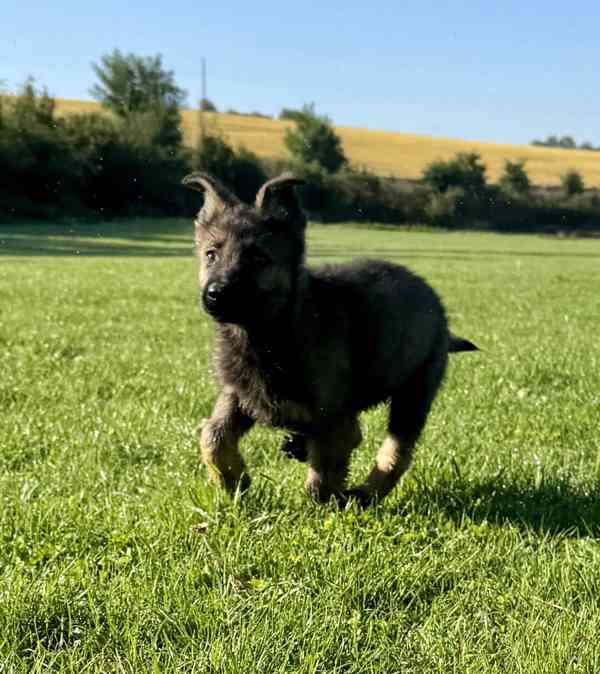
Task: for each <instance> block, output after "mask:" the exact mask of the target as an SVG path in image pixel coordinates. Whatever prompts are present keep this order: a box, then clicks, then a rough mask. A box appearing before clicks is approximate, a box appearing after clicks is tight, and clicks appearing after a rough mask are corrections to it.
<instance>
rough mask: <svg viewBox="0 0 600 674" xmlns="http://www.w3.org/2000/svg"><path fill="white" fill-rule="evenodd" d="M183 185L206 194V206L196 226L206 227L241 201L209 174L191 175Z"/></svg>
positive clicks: (204, 205) (182, 182) (183, 181)
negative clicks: (217, 216)
mask: <svg viewBox="0 0 600 674" xmlns="http://www.w3.org/2000/svg"><path fill="white" fill-rule="evenodd" d="M181 184H182V185H185V187H189V188H190V189H191V190H197V191H198V192H203V193H204V204H203V206H202V208H201V209H200V212H199V213H198V217H197V218H196V224H197V225H200V226H205V225H208V224H209V223H210V221H211V220H212V219H213V218H214V217H215V216H216V215H218V214H219V213H222V212H223V211H224V210H225V209H226V208H230V207H232V206H236V205H237V204H239V203H240V200H239V199H238V198H237V197H236V196H235V195H234V194H233V193H232V192H230V191H229V190H228V189H227V188H226V187H225V186H224V185H222V184H221V183H220V182H219V181H218V180H217V179H216V178H213V177H212V176H209V175H208V174H207V173H190V174H189V175H187V176H186V177H185V178H184V179H183V180H182V181H181Z"/></svg>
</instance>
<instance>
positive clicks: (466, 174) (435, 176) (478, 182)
mask: <svg viewBox="0 0 600 674" xmlns="http://www.w3.org/2000/svg"><path fill="white" fill-rule="evenodd" d="M485 172H486V168H485V164H482V163H481V157H480V156H479V155H478V154H477V153H475V152H471V153H465V152H459V153H458V154H457V155H456V157H455V158H454V159H450V160H448V161H435V162H432V163H431V164H429V165H428V166H427V167H426V168H425V170H424V171H423V182H425V183H426V184H427V185H429V186H430V187H431V188H432V189H433V190H435V191H436V192H446V191H447V190H449V189H450V188H451V187H460V188H462V189H463V190H464V191H465V194H467V195H469V196H481V195H482V194H483V193H484V192H485V188H486V177H485Z"/></svg>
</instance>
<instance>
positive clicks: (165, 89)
mask: <svg viewBox="0 0 600 674" xmlns="http://www.w3.org/2000/svg"><path fill="white" fill-rule="evenodd" d="M92 67H93V69H94V72H95V73H96V76H97V77H98V80H99V83H97V84H95V85H94V86H93V87H92V88H91V89H90V93H91V94H92V96H94V98H96V99H97V100H98V101H100V102H101V103H102V105H103V106H104V107H106V108H108V109H109V110H111V111H112V112H114V113H115V114H116V115H118V116H119V117H121V118H122V119H123V120H124V122H125V124H126V126H128V127H129V130H130V133H131V134H136V133H138V132H139V131H140V130H141V129H146V130H148V129H149V130H150V136H151V138H150V141H151V142H152V143H154V144H157V145H160V146H163V147H170V148H173V147H180V146H181V144H182V141H183V134H182V131H181V116H180V109H181V106H182V104H183V102H184V100H185V92H184V91H183V89H181V88H179V87H178V86H177V84H176V83H175V76H174V74H173V72H172V71H170V70H165V68H164V67H163V64H162V57H161V56H160V54H157V55H156V56H145V57H142V56H136V55H135V54H123V53H121V52H120V51H119V50H118V49H115V50H114V51H112V52H111V53H110V54H105V55H104V56H103V57H102V59H101V61H100V64H92ZM143 135H144V134H142V136H143Z"/></svg>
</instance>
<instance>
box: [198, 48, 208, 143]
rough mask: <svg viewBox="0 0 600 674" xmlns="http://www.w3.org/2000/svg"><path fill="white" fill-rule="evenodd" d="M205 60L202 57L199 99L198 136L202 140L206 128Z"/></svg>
mask: <svg viewBox="0 0 600 674" xmlns="http://www.w3.org/2000/svg"><path fill="white" fill-rule="evenodd" d="M206 101H207V98H206V59H205V58H204V56H203V57H202V98H201V99H200V136H201V138H202V139H204V136H205V134H206V127H205V125H204V106H205V105H206Z"/></svg>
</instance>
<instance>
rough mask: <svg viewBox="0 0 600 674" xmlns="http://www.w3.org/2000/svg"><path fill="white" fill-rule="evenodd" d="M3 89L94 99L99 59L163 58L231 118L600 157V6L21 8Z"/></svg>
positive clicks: (193, 1)
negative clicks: (572, 146)
mask: <svg viewBox="0 0 600 674" xmlns="http://www.w3.org/2000/svg"><path fill="white" fill-rule="evenodd" d="M3 4H6V5H7V6H5V7H3V8H2V23H1V24H0V80H4V82H5V84H6V85H8V87H9V88H10V89H13V88H15V87H16V86H17V85H18V84H19V83H21V82H22V81H23V80H24V79H25V78H26V77H27V75H30V74H31V75H33V76H34V77H35V78H36V79H37V81H38V83H39V84H44V85H47V87H48V88H49V90H50V93H51V94H53V95H56V96H62V97H68V98H90V96H89V93H88V90H89V88H90V86H91V84H92V83H93V79H94V78H93V73H92V69H91V66H90V64H91V62H93V61H98V60H99V59H100V57H101V55H102V54H104V53H106V52H107V51H110V50H112V49H113V48H115V47H118V48H120V49H121V50H123V51H127V52H129V51H132V52H135V53H137V54H141V55H150V54H156V53H161V54H162V55H163V61H164V63H165V65H166V66H167V67H168V68H170V69H172V70H174V72H175V75H176V78H177V81H178V83H179V84H180V86H182V87H183V88H185V89H186V90H187V91H188V94H189V96H188V102H189V103H190V104H195V103H196V101H197V100H198V98H199V97H200V94H201V77H200V71H201V67H200V63H201V58H202V57H203V56H204V57H206V59H207V63H208V94H209V98H211V99H212V100H213V101H214V102H215V103H216V104H217V106H218V107H219V108H220V109H226V108H236V109H238V110H245V111H248V110H260V111H263V112H265V113H269V114H277V113H278V112H279V110H280V109H281V108H282V107H284V106H285V107H297V106H300V105H302V104H303V103H304V102H310V101H314V102H315V104H316V107H317V110H318V111H319V112H323V113H326V114H328V115H329V116H330V117H331V118H332V119H333V120H334V121H335V122H336V124H343V125H350V126H360V127H368V128H375V129H377V128H379V129H390V130H396V131H406V132H411V133H422V134H428V135H435V136H450V137H459V138H468V139H480V140H491V141H498V142H514V143H527V142H529V141H530V140H531V139H532V138H534V137H541V136H546V135H548V134H550V133H558V134H566V133H569V134H572V135H574V136H575V138H576V139H577V140H579V141H583V140H590V141H591V142H593V143H594V144H597V145H600V30H599V29H600V3H599V2H597V1H593V0H581V1H580V2H574V3H573V4H570V3H568V2H564V0H563V1H562V2H554V1H553V0H545V1H544V2H542V1H541V0H534V1H532V2H516V1H513V0H508V1H504V2H502V3H495V2H491V0H488V1H486V2H483V1H482V2H468V1H466V2H454V3H441V2H437V3H436V2H427V1H426V0H421V1H420V2H419V1H413V0H410V1H408V2H381V1H380V0H374V1H372V2H370V3H364V2H354V1H353V0H344V1H341V0H334V1H333V2H328V3H324V4H325V5H326V6H325V7H323V6H322V4H321V3H314V4H312V5H311V3H307V2H304V3H290V2H272V1H269V2H263V3H251V2H241V1H239V0H233V1H229V2H219V3H216V2H215V3H210V4H208V3H202V2H201V1H198V0H176V1H175V2H165V1H164V0H162V1H158V0H147V1H146V2H140V1H139V0H129V1H127V0H120V1H118V2H117V1H115V0H101V2H98V3H85V2H81V0H56V1H55V2H54V3H50V2H49V1H48V0H45V1H41V0H38V1H36V2H32V1H28V0H21V1H20V2H16V1H13V0H7V2H6V3H3Z"/></svg>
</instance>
